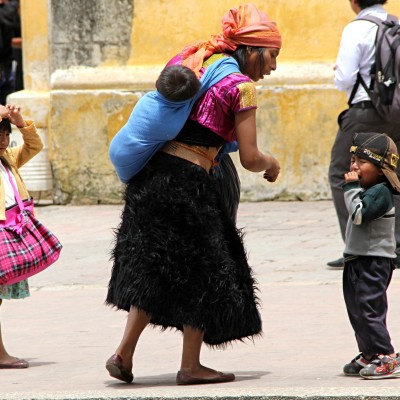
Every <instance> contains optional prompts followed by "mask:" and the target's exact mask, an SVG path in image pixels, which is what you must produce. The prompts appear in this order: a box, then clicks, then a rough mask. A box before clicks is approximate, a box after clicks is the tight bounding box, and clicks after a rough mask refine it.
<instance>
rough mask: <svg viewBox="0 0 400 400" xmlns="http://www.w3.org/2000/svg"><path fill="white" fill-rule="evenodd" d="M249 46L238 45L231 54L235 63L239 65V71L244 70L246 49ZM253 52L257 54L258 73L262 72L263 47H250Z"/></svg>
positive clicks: (246, 55) (263, 62)
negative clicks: (258, 62)
mask: <svg viewBox="0 0 400 400" xmlns="http://www.w3.org/2000/svg"><path fill="white" fill-rule="evenodd" d="M248 47H249V46H244V45H240V46H238V47H237V48H236V50H235V51H233V52H232V53H231V56H232V57H233V58H234V59H235V60H236V61H237V63H238V64H239V69H240V71H241V72H243V71H244V70H245V69H246V64H247V57H248V51H247V49H248ZM252 49H253V51H256V52H257V53H258V59H259V61H260V72H262V71H264V66H265V58H264V53H265V47H252Z"/></svg>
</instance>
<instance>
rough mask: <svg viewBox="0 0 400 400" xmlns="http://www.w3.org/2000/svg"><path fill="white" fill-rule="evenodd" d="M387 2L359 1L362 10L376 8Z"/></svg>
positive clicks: (375, 0) (385, 0) (384, 0)
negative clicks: (377, 5) (375, 6)
mask: <svg viewBox="0 0 400 400" xmlns="http://www.w3.org/2000/svg"><path fill="white" fill-rule="evenodd" d="M386 2H387V0H357V3H358V5H359V6H360V7H361V9H364V8H367V7H371V6H374V5H375V4H385V3H386Z"/></svg>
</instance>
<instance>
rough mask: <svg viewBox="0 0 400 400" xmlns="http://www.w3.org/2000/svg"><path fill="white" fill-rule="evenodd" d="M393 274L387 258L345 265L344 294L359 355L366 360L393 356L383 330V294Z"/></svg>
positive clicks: (387, 335)
mask: <svg viewBox="0 0 400 400" xmlns="http://www.w3.org/2000/svg"><path fill="white" fill-rule="evenodd" d="M392 274H393V264H392V260H391V259H390V258H385V257H369V256H361V257H358V258H356V259H354V260H350V261H346V262H345V267H344V270H343V294H344V300H345V302H346V308H347V313H348V315H349V318H350V323H351V325H352V327H353V329H354V332H355V335H356V340H357V343H358V348H359V351H360V352H362V353H363V354H364V355H365V356H367V357H368V356H372V355H374V354H391V353H394V349H393V346H392V344H391V339H390V335H389V332H388V330H387V327H386V314H387V309H388V303H387V296H386V290H387V288H388V287H389V284H390V280H391V278H392Z"/></svg>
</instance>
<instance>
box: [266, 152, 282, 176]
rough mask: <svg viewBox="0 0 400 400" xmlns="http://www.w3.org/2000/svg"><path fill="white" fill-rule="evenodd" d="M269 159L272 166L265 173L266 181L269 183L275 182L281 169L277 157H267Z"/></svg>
mask: <svg viewBox="0 0 400 400" xmlns="http://www.w3.org/2000/svg"><path fill="white" fill-rule="evenodd" d="M266 157H268V158H269V161H270V166H269V167H268V168H267V169H266V170H265V171H264V179H266V180H267V181H268V182H275V181H276V179H277V178H278V175H279V171H280V169H281V167H280V165H279V162H278V160H277V159H276V158H275V157H272V156H270V155H266Z"/></svg>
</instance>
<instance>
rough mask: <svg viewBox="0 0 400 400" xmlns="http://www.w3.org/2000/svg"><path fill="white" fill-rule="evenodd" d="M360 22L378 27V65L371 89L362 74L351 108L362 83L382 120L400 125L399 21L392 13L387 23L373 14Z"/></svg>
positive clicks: (376, 50) (372, 74) (374, 69)
mask: <svg viewBox="0 0 400 400" xmlns="http://www.w3.org/2000/svg"><path fill="white" fill-rule="evenodd" d="M360 19H362V20H367V21H370V22H374V23H375V24H377V25H378V31H377V34H376V39H375V63H374V64H373V65H372V67H371V84H370V87H367V85H366V83H365V82H364V80H363V79H362V77H361V75H360V72H358V74H357V80H356V83H355V85H354V87H353V90H352V92H351V95H350V99H349V105H350V104H351V102H352V100H353V98H354V96H355V94H356V92H357V89H358V86H359V85H360V84H361V85H362V87H363V88H364V89H365V91H366V92H367V93H368V95H369V97H370V99H371V101H372V104H373V105H374V107H375V109H376V111H377V113H378V114H379V115H380V116H381V118H382V119H383V120H384V121H387V122H393V123H400V24H399V21H398V18H397V17H395V16H394V15H391V14H388V16H387V19H386V20H385V21H382V20H381V19H380V18H377V17H373V16H372V15H368V16H365V17H363V18H360ZM360 19H357V20H356V21H359V20H360Z"/></svg>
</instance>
